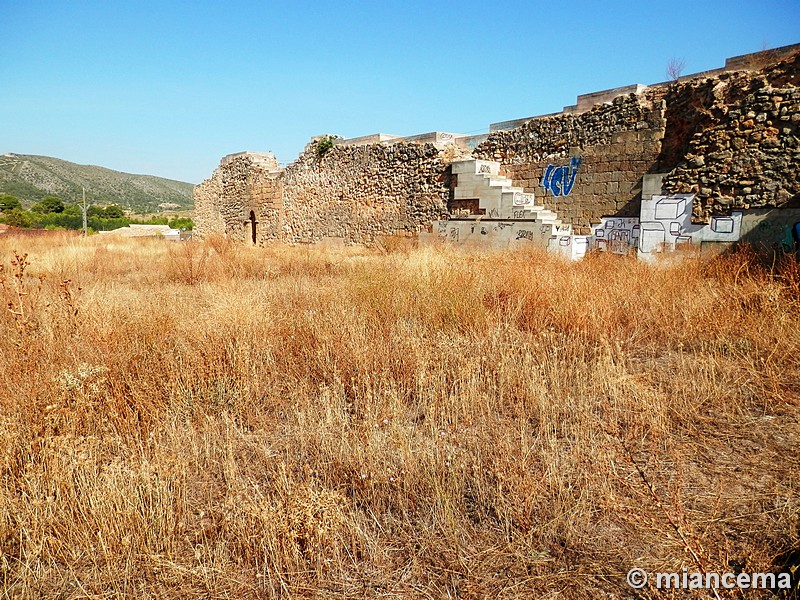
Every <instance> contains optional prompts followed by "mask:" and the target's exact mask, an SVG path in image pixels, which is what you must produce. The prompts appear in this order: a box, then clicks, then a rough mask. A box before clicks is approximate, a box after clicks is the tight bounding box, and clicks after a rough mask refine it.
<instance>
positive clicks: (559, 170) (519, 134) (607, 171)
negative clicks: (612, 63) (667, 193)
mask: <svg viewBox="0 0 800 600" xmlns="http://www.w3.org/2000/svg"><path fill="white" fill-rule="evenodd" d="M664 127H665V121H664V105H663V102H660V101H657V102H655V103H651V102H650V101H649V100H648V99H647V98H646V97H645V96H642V95H635V94H630V95H627V96H620V97H618V98H616V99H615V100H613V102H611V103H608V104H602V105H599V106H596V107H594V108H593V109H592V110H590V111H588V112H585V113H582V114H578V115H575V114H559V115H555V116H549V117H542V118H538V119H534V120H531V121H528V122H526V123H525V124H523V125H522V126H520V127H517V128H516V129H513V130H510V131H497V132H494V133H492V134H490V135H489V138H488V139H487V140H486V141H485V142H484V143H483V144H481V145H480V146H478V148H477V149H476V150H475V152H474V153H473V154H474V156H476V157H477V158H485V159H488V160H498V161H500V162H502V163H503V165H504V170H505V174H506V175H507V176H508V177H510V178H511V179H512V180H513V181H514V185H517V186H519V187H522V188H524V190H525V191H526V192H528V193H533V194H535V195H536V198H537V200H536V203H537V204H539V205H544V206H545V207H547V208H548V209H550V210H553V211H556V212H557V213H558V215H559V217H560V218H562V219H563V220H564V221H565V222H568V223H571V224H573V225H575V226H578V227H588V226H589V224H590V223H592V222H597V221H598V220H599V218H600V217H601V216H604V215H619V216H638V214H639V205H640V202H641V191H642V177H643V175H644V174H645V173H647V172H648V171H649V170H650V169H651V168H652V166H653V164H654V163H655V162H656V159H657V158H658V156H659V154H660V152H661V138H662V137H663V135H664ZM578 161H579V162H578Z"/></svg>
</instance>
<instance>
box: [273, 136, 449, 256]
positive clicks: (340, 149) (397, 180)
mask: <svg viewBox="0 0 800 600" xmlns="http://www.w3.org/2000/svg"><path fill="white" fill-rule="evenodd" d="M446 171H447V165H446V164H444V163H443V162H442V161H441V160H440V159H439V150H437V149H436V148H435V147H434V146H433V145H431V144H419V145H417V144H407V143H400V144H396V145H389V146H383V145H380V144H371V145H364V146H334V147H333V148H331V149H329V150H327V151H326V152H325V153H324V155H322V156H319V155H318V153H317V152H316V151H315V149H314V147H313V144H312V145H310V147H309V148H308V149H307V150H306V151H305V152H304V153H303V154H302V155H301V157H300V159H299V160H297V161H296V162H294V163H292V164H291V165H289V166H288V167H287V168H286V173H285V175H284V178H283V183H284V221H283V225H282V239H283V240H284V241H288V242H316V241H320V240H322V239H325V238H341V239H343V240H345V241H346V242H348V243H361V244H370V243H372V242H373V241H374V240H375V238H376V237H377V236H381V235H397V234H414V233H417V232H418V231H419V230H420V228H422V227H427V226H429V224H430V223H431V222H432V221H434V220H436V219H437V218H439V216H441V215H442V214H443V213H445V212H446V210H447V208H446V207H447V204H446V203H447V197H448V193H449V187H448V182H447V175H446Z"/></svg>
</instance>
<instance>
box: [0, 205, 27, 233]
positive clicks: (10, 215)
mask: <svg viewBox="0 0 800 600" xmlns="http://www.w3.org/2000/svg"><path fill="white" fill-rule="evenodd" d="M0 220H2V222H3V223H5V224H6V225H11V226H12V227H22V228H23V229H28V228H30V226H31V224H32V223H33V218H32V215H31V213H29V212H28V211H25V210H21V209H19V208H12V209H10V210H8V211H3V214H2V216H0Z"/></svg>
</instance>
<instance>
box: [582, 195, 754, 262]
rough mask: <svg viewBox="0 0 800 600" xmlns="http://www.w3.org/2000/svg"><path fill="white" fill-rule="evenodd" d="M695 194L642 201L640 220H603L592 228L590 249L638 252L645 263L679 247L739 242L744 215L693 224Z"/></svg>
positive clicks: (716, 218)
mask: <svg viewBox="0 0 800 600" xmlns="http://www.w3.org/2000/svg"><path fill="white" fill-rule="evenodd" d="M693 199H694V196H693V195H692V194H673V195H670V196H653V197H652V199H644V200H642V208H641V212H640V214H639V218H638V219H636V218H619V217H603V218H602V219H601V223H600V224H599V225H595V226H594V227H592V238H591V247H592V248H594V249H597V250H601V251H606V252H613V253H614V254H627V253H629V252H631V251H633V250H636V251H638V254H639V257H640V258H642V259H644V260H650V259H652V258H653V257H654V256H655V255H656V254H658V253H660V252H665V251H667V252H669V251H673V250H675V249H677V248H680V247H696V248H699V247H700V246H701V244H703V243H704V242H736V241H738V240H739V238H740V236H741V230H742V213H741V212H734V213H731V214H730V215H720V216H715V217H711V222H710V223H708V224H705V225H699V224H695V223H692V201H693Z"/></svg>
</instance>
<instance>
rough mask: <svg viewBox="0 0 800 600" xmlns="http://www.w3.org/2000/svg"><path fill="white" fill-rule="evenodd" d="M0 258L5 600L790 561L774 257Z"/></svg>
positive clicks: (351, 586)
mask: <svg viewBox="0 0 800 600" xmlns="http://www.w3.org/2000/svg"><path fill="white" fill-rule="evenodd" d="M15 251H16V253H15ZM24 253H27V254H28V256H27V259H26V260H25V261H24V262H29V263H30V264H29V265H26V264H24V262H23V263H22V264H21V263H20V260H19V259H18V258H15V255H16V256H21V255H22V254H24ZM0 257H2V263H3V271H2V273H1V274H0V276H2V279H3V286H2V287H1V288H0V293H2V296H3V297H2V300H3V304H4V307H7V308H4V309H3V315H2V317H0V325H1V326H2V336H0V345H1V346H2V348H1V349H0V474H1V475H0V590H1V593H0V597H8V598H17V597H19V598H37V597H60V598H78V597H92V598H112V597H130V598H140V597H151V598H167V597H186V598H194V597H198V598H200V597H202V598H209V597H213V598H217V597H230V598H245V597H251V598H279V597H280V598H299V597H320V598H400V597H415V598H538V597H547V598H595V597H596V598H607V597H632V593H631V591H630V590H629V589H628V588H627V586H626V584H625V579H624V575H625V573H626V572H627V570H628V569H630V568H632V567H642V568H645V569H646V570H648V571H672V570H677V571H680V570H681V567H683V566H686V567H688V568H689V569H690V570H692V571H694V570H698V569H705V570H708V571H716V572H725V571H729V570H731V567H730V566H729V561H735V562H736V563H740V564H741V563H744V564H745V565H746V567H745V570H746V571H748V572H752V571H769V570H775V569H778V570H780V569H784V568H786V563H791V562H792V561H794V564H796V563H797V560H798V559H797V553H798V549H800V494H798V491H799V490H800V481H798V478H799V477H800V469H798V466H800V459H799V458H798V448H800V310H799V309H800V285H799V284H800V277H798V269H797V266H796V265H795V264H793V263H788V262H787V263H786V264H785V265H783V266H782V267H781V268H779V269H776V270H774V271H772V272H769V271H767V270H764V269H762V268H760V267H758V266H757V265H756V264H755V263H754V261H753V260H752V257H751V256H749V255H747V254H746V253H745V254H738V255H735V256H732V257H729V258H724V259H719V260H717V261H715V262H712V263H705V264H699V263H697V262H693V261H686V262H684V263H683V264H680V265H676V266H670V267H667V268H659V267H647V266H644V265H641V264H638V263H636V262H635V261H631V260H627V259H617V258H615V257H607V256H601V257H597V258H591V259H588V260H585V261H583V262H580V263H577V264H567V263H564V262H561V261H560V260H558V259H555V258H552V257H548V256H546V255H543V254H538V253H533V252H515V253H487V254H477V253H470V252H458V251H455V250H452V249H447V248H427V249H413V248H410V247H408V246H406V245H402V246H398V247H397V248H395V249H394V251H384V252H382V253H379V252H375V253H370V252H367V251H363V250H353V249H318V248H287V247H279V248H278V247H276V248H269V249H254V248H249V247H240V246H234V245H231V244H229V243H227V242H225V241H224V240H218V239H217V240H210V241H208V242H206V243H186V244H180V245H169V244H166V243H160V242H153V241H151V242H147V241H137V240H128V241H113V242H112V241H108V240H104V239H103V238H99V239H89V240H81V239H75V238H64V239H56V238H48V239H33V238H30V239H16V238H13V237H7V236H3V237H2V238H0ZM15 263H16V264H15ZM792 551H794V552H795V554H792ZM657 595H658V594H657V592H656V591H655V590H652V589H651V590H644V591H643V592H642V595H641V596H640V597H655V596H657ZM752 597H758V596H757V595H754V596H752Z"/></svg>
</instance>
